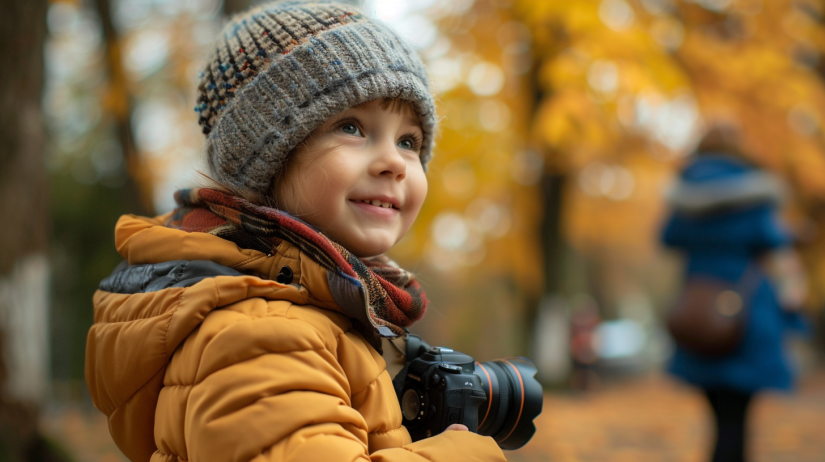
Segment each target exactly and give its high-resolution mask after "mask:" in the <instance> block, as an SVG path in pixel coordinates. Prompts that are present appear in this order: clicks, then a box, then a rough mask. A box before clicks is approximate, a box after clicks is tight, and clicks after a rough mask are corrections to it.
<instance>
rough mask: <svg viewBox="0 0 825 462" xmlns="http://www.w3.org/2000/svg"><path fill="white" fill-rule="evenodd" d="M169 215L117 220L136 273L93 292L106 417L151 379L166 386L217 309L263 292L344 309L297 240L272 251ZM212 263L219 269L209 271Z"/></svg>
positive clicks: (95, 377)
mask: <svg viewBox="0 0 825 462" xmlns="http://www.w3.org/2000/svg"><path fill="white" fill-rule="evenodd" d="M164 220H165V217H158V218H144V217H136V216H132V215H127V216H123V217H122V218H121V219H120V220H119V221H118V224H117V226H116V230H115V245H116V247H117V250H118V252H119V253H120V254H121V255H122V256H123V258H124V259H125V260H126V263H128V265H130V268H132V269H133V271H132V274H131V275H129V276H128V277H124V276H123V274H124V273H122V272H121V273H118V272H117V271H116V273H117V274H115V275H113V276H111V277H110V278H107V280H105V281H104V283H103V284H102V288H103V289H107V290H98V291H97V292H96V293H95V295H94V325H93V326H92V328H91V329H90V331H89V334H88V338H87V345H86V349H87V357H86V359H87V360H86V382H87V384H88V386H89V388H90V389H91V391H92V393H93V395H94V396H97V397H98V400H97V401H96V404H97V405H98V407H99V408H100V410H101V411H103V412H104V413H105V414H107V415H110V414H112V413H113V412H114V411H115V410H116V409H118V408H119V407H120V406H121V404H123V403H124V402H126V401H128V400H130V399H132V398H133V396H135V394H136V392H137V391H138V390H139V389H140V388H142V387H144V386H146V385H150V388H152V387H153V386H154V388H156V389H157V392H159V391H160V388H161V384H162V379H163V374H164V371H165V369H166V365H167V363H168V361H169V360H170V358H171V356H172V354H173V352H174V351H175V349H176V348H177V347H178V346H179V345H180V344H181V342H182V341H183V340H184V339H186V337H187V336H188V335H189V334H190V333H191V332H192V331H193V330H195V329H196V328H198V326H199V325H200V323H201V322H202V321H203V319H204V317H205V316H206V315H207V314H208V313H209V312H210V311H212V310H215V309H218V308H221V307H224V306H227V305H230V304H232V303H236V302H238V301H241V300H244V299H247V298H253V297H260V298H262V299H266V300H286V301H290V302H292V303H295V304H299V305H314V306H318V307H320V308H325V309H329V310H334V311H338V312H341V310H340V309H339V306H338V304H337V303H336V301H335V299H334V297H333V296H332V294H331V292H330V288H329V283H328V281H327V271H326V270H325V269H324V268H322V267H321V266H319V265H318V264H317V263H315V262H314V261H313V260H312V259H311V258H309V257H308V256H306V255H304V254H303V253H302V252H300V251H299V250H298V249H297V248H296V247H295V246H292V245H290V244H289V243H287V242H284V243H283V244H282V245H280V246H279V247H278V250H277V252H276V253H275V254H272V255H266V254H264V253H262V252H259V251H257V250H250V249H241V248H239V247H238V246H237V245H236V244H234V243H232V242H230V241H227V240H224V239H221V238H220V237H217V236H214V235H210V234H206V233H189V232H186V231H181V230H176V229H171V228H167V227H165V226H164ZM181 261H182V262H192V263H195V264H194V265H192V266H194V267H197V270H198V271H195V272H194V274H195V277H194V278H188V279H187V278H186V277H185V276H186V274H189V275H190V276H191V274H192V271H191V267H190V268H188V269H187V268H186V264H185V263H183V264H181V263H180V262H181ZM209 262H211V263H212V265H213V266H214V268H217V270H215V271H212V273H211V274H209V275H208V276H207V277H204V274H205V273H204V268H205V271H206V273H208V272H209V270H210V268H209V266H208V263H209ZM164 264H165V266H164ZM204 264H206V266H204ZM135 265H138V266H135ZM139 265H146V266H139ZM284 267H289V268H290V269H291V272H292V281H291V283H289V281H284V282H285V283H279V282H277V281H276V279H277V277H278V274H279V272H280V271H281V269H282V268H284ZM182 276H183V277H182ZM141 396H143V395H141ZM147 405H150V403H147Z"/></svg>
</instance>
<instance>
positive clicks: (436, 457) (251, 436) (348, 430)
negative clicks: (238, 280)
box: [185, 317, 505, 462]
mask: <svg viewBox="0 0 825 462" xmlns="http://www.w3.org/2000/svg"><path fill="white" fill-rule="evenodd" d="M350 391H351V390H350V389H349V383H348V381H347V377H346V376H345V374H344V371H343V369H342V368H341V366H340V364H339V363H338V362H337V360H336V356H335V354H333V351H332V350H331V348H330V346H329V345H327V342H325V341H324V338H323V337H322V336H321V334H320V333H319V332H318V331H317V330H316V329H315V328H313V326H311V325H310V324H309V323H307V322H305V321H302V320H297V319H287V318H278V317H264V318H254V319H253V318H247V319H244V320H239V321H237V322H233V323H231V324H228V325H226V326H225V327H223V328H222V329H221V330H220V331H219V332H217V333H216V334H215V335H214V336H212V337H211V338H210V339H209V341H208V344H207V345H206V346H205V347H204V349H203V353H202V356H201V359H200V363H199V365H198V371H197V374H196V380H195V385H194V386H193V387H192V391H191V393H190V395H189V398H188V400H187V410H186V430H185V433H186V435H185V437H186V445H187V447H188V452H189V460H191V461H193V462H206V461H220V462H229V461H253V460H254V461H261V462H263V461H296V462H297V461H301V462H305V461H328V462H333V461H357V460H361V461H369V460H376V461H378V460H380V461H398V462H401V461H410V462H425V461H432V462H438V461H447V460H450V461H452V460H455V458H456V456H457V455H459V454H461V455H462V457H461V460H476V461H503V460H505V459H504V457H503V454H502V452H501V450H500V449H499V448H498V447H497V446H496V445H495V443H494V442H493V441H492V439H491V438H487V437H482V436H479V435H475V434H471V433H468V432H445V433H444V434H442V435H438V436H436V437H433V438H430V439H428V440H426V441H420V442H417V443H413V444H410V445H408V446H406V447H403V448H396V449H385V450H382V451H377V452H376V453H375V454H372V455H370V454H369V450H368V443H367V428H366V423H365V420H364V418H363V417H362V416H361V414H359V413H358V411H356V410H355V409H354V408H353V407H352V406H351V402H350Z"/></svg>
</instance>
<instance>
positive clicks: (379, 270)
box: [166, 188, 427, 345]
mask: <svg viewBox="0 0 825 462" xmlns="http://www.w3.org/2000/svg"><path fill="white" fill-rule="evenodd" d="M175 201H177V203H178V205H179V207H178V208H177V209H176V210H175V211H174V213H173V214H172V215H171V216H170V217H169V219H168V220H167V223H166V226H168V227H170V228H175V229H180V230H183V231H187V232H204V233H209V234H213V235H215V236H218V237H221V238H223V239H227V240H229V241H232V242H234V243H236V244H237V245H238V246H239V247H241V248H245V249H255V250H258V251H261V252H263V253H265V254H267V255H269V256H271V255H273V254H274V253H275V252H276V251H277V248H278V246H279V245H280V244H281V242H282V241H287V242H289V243H291V244H293V245H295V246H297V247H298V248H299V249H300V250H301V251H302V252H304V253H305V254H307V255H309V256H310V257H311V258H312V259H313V260H314V261H315V262H316V263H318V264H319V265H321V266H322V267H323V268H324V269H326V270H327V271H328V272H331V273H333V276H332V277H337V279H335V281H338V282H341V283H343V284H344V285H345V286H346V285H348V286H349V287H345V288H344V290H345V291H346V292H348V293H350V294H352V293H355V294H361V297H357V298H358V299H359V300H358V303H348V304H346V305H347V306H341V307H340V308H341V309H342V310H343V311H344V314H346V315H348V316H349V317H351V318H354V319H355V320H359V321H361V323H363V324H366V322H368V323H369V324H370V325H369V326H360V327H367V329H359V331H361V333H362V334H366V335H365V337H366V338H367V340H368V341H370V343H372V344H373V345H375V344H376V342H377V343H378V344H379V345H380V338H378V336H381V337H397V336H400V335H403V334H404V330H403V327H407V326H409V325H411V324H412V323H413V322H415V321H418V320H419V319H421V317H422V316H423V315H424V311H425V310H426V308H427V298H426V296H425V294H424V291H423V290H422V289H421V286H420V285H419V284H418V282H417V281H416V280H415V277H414V276H413V275H412V273H409V272H407V271H405V270H403V269H401V268H399V267H398V265H396V264H395V263H394V262H393V261H392V260H390V259H389V258H387V257H385V256H383V255H382V256H379V257H375V258H370V259H363V260H362V259H360V258H358V257H356V256H355V255H353V254H352V253H350V251H348V250H347V249H345V248H344V247H342V246H341V245H340V244H338V243H337V242H335V241H333V240H331V239H329V238H328V237H326V236H325V235H324V234H322V233H321V232H320V231H318V230H317V229H316V228H314V227H313V226H311V225H309V224H307V223H305V222H303V221H301V220H300V219H298V218H295V217H293V216H291V215H289V214H287V213H285V212H283V211H280V210H277V209H273V208H269V207H263V206H258V205H255V204H252V203H250V202H248V201H246V200H243V199H241V198H239V197H235V196H231V195H229V194H225V193H223V192H220V191H217V190H214V189H208V188H200V189H183V190H180V191H177V192H176V193H175ZM328 279H329V278H328ZM331 282H332V281H331ZM330 285H331V287H330V289H333V290H334V288H333V287H332V285H333V284H332V283H331V284H330ZM335 285H336V286H339V284H335ZM362 298H363V299H362ZM336 300H337V299H336ZM364 311H366V313H364ZM365 321H366V322H365ZM376 334H377V335H376Z"/></svg>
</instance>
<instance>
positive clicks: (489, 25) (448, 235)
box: [0, 0, 825, 461]
mask: <svg viewBox="0 0 825 462" xmlns="http://www.w3.org/2000/svg"><path fill="white" fill-rule="evenodd" d="M254 3H257V2H256V1H254V0H225V1H221V0H50V1H47V0H0V8H2V9H1V10H0V37H2V39H1V40H0V63H2V66H0V76H2V78H0V82H2V89H0V146H2V147H0V214H1V215H0V216H3V217H4V223H3V224H2V226H0V348H2V359H3V362H2V366H3V367H2V368H0V380H2V396H0V441H2V442H3V444H4V445H5V447H7V448H18V449H19V448H20V447H23V446H21V445H24V444H28V443H23V442H26V441H41V442H42V444H41V446H44V447H45V446H48V447H51V448H58V449H55V450H56V451H58V452H60V451H62V452H63V453H64V457H70V458H71V459H68V460H78V461H87V460H88V461H93V460H99V461H117V460H124V459H123V458H122V456H121V455H120V454H119V453H118V452H117V451H116V449H114V448H112V446H111V443H110V441H109V440H108V439H107V438H108V433H107V430H106V425H105V419H104V420H101V418H102V415H100V414H99V413H98V412H97V411H96V410H95V409H94V408H93V406H92V404H91V402H90V399H89V397H88V393H87V391H86V388H85V383H84V379H83V367H84V364H83V363H84V347H85V339H86V333H87V330H88V328H89V326H90V325H91V323H92V307H91V296H92V293H93V292H94V290H95V289H96V287H97V284H98V282H99V281H100V280H101V279H102V278H103V277H105V276H106V275H107V274H108V273H109V272H110V271H111V270H112V269H113V268H114V267H115V266H116V265H117V264H118V263H119V262H120V260H121V257H120V256H119V255H118V254H117V252H116V251H115V249H114V245H113V226H114V224H115V221H116V220H117V218H118V216H120V215H121V214H124V213H136V214H144V215H146V214H148V215H152V214H161V213H166V212H168V211H170V210H171V209H172V208H173V207H174V201H173V199H172V193H173V192H174V191H175V190H176V189H179V188H183V187H189V186H194V185H197V184H198V182H199V181H200V180H199V175H198V173H197V171H199V170H201V171H204V170H205V167H204V165H203V163H202V161H201V150H202V145H203V135H202V134H201V133H200V131H199V127H198V125H197V123H196V120H197V115H196V113H195V112H194V111H193V108H194V107H195V97H194V95H195V88H196V79H197V75H198V71H199V70H200V69H199V68H200V60H201V58H202V57H203V56H204V55H205V53H206V51H207V49H208V47H210V46H211V42H212V40H213V39H214V37H215V34H216V33H217V31H218V30H219V28H220V25H221V24H222V21H224V20H225V18H226V17H227V16H228V15H231V14H232V13H233V12H236V11H239V10H242V9H245V8H247V7H248V6H249V5H251V4H254ZM364 8H365V9H366V10H367V11H368V12H370V13H371V14H373V15H375V16H376V17H378V18H380V19H382V20H383V21H385V22H387V23H389V24H390V25H392V26H393V27H394V28H396V30H398V31H399V32H400V33H401V34H402V35H403V36H404V37H406V38H407V39H408V40H409V41H411V42H412V43H413V44H414V46H415V47H416V49H417V50H418V51H419V52H420V54H421V56H422V57H423V59H424V60H425V63H426V64H427V66H428V69H429V72H430V76H431V79H432V87H433V90H434V91H435V93H436V94H437V101H438V110H439V114H440V116H441V117H442V123H441V134H440V137H439V139H438V140H437V148H436V154H435V158H434V161H433V162H432V164H431V167H430V171H429V173H428V176H429V182H430V195H429V198H428V200H427V203H426V204H425V206H424V209H423V211H422V213H421V215H420V218H419V219H418V222H417V223H416V225H415V227H414V229H413V230H412V232H411V233H410V234H409V235H408V236H407V237H406V238H405V239H404V241H402V243H401V244H400V245H399V246H397V247H396V248H395V249H393V254H392V256H393V257H394V258H395V259H396V260H398V261H399V263H401V264H402V266H404V267H405V268H409V269H412V270H413V271H414V272H416V273H417V274H418V276H419V278H420V279H421V281H422V283H423V285H424V287H425V289H426V291H427V294H428V296H429V298H430V300H431V305H430V308H429V311H428V314H427V317H426V318H425V319H424V320H423V321H422V322H420V323H419V324H417V325H416V326H415V328H414V329H413V330H414V332H416V333H419V334H421V335H423V336H424V337H425V338H426V339H427V340H428V341H429V343H431V344H441V345H447V346H450V347H453V348H455V349H458V350H461V351H464V352H467V353H469V354H471V355H473V356H474V357H476V358H478V359H480V360H487V359H492V358H497V357H504V356H512V355H527V356H530V357H531V358H533V359H534V361H535V362H536V364H537V365H538V368H539V378H540V379H541V381H542V383H543V384H544V385H545V386H546V388H547V393H548V398H547V399H548V401H547V402H546V404H545V415H544V416H542V418H543V419H546V420H545V421H544V424H543V426H542V425H541V424H540V426H539V429H540V432H541V435H542V436H541V438H536V440H538V441H536V440H534V441H533V442H531V443H530V444H528V446H527V447H526V448H525V449H523V450H521V451H518V452H515V453H512V459H513V460H517V461H518V460H571V461H573V460H636V461H638V460H674V461H677V460H678V461H682V460H685V461H699V460H701V459H702V457H703V454H704V453H705V445H706V444H707V438H708V430H706V429H705V428H706V427H707V426H708V425H709V423H708V422H706V420H704V419H706V416H705V415H704V414H705V410H704V408H703V407H702V406H703V403H702V402H701V401H699V398H698V397H697V396H694V394H692V393H691V392H690V390H689V389H687V388H681V385H678V384H676V383H675V382H672V381H670V379H667V378H665V377H663V376H662V375H661V373H660V372H657V371H660V370H661V369H662V367H663V363H664V361H665V360H666V359H667V358H668V355H669V354H670V351H671V344H670V341H669V339H668V337H667V335H666V333H665V330H664V329H663V327H662V326H663V324H662V319H663V313H664V312H665V311H666V310H667V308H668V307H669V305H670V304H671V303H672V301H673V299H674V297H675V295H676V293H677V290H678V288H679V280H680V276H681V265H680V261H681V260H680V256H679V255H677V254H674V253H672V252H668V251H666V250H664V249H663V248H662V247H661V245H660V244H659V238H658V236H659V232H660V228H661V225H662V221H663V220H664V218H665V212H666V205H665V202H664V192H665V190H666V188H667V186H668V184H669V183H670V181H671V180H672V179H673V178H674V176H675V175H676V172H678V169H679V168H680V166H682V165H683V164H684V163H685V161H686V160H687V159H689V158H690V156H691V153H692V151H693V150H694V148H695V147H696V145H697V143H698V141H699V137H700V136H701V134H702V132H703V129H704V127H706V126H708V124H709V123H712V122H713V121H732V122H735V123H737V124H738V125H740V126H741V127H743V131H742V141H743V146H744V151H745V152H746V153H747V154H748V156H749V160H750V161H752V162H753V163H755V164H757V165H759V166H761V167H763V168H765V169H768V170H770V171H772V172H774V173H775V174H777V175H779V176H780V177H782V178H783V179H784V180H785V181H786V182H787V184H788V185H789V186H790V190H791V199H790V201H789V203H788V204H787V206H786V207H785V209H784V210H783V217H784V219H785V221H786V223H787V224H788V227H789V228H790V229H791V230H792V232H793V233H794V234H795V235H796V236H797V237H798V239H799V241H798V244H797V248H798V251H799V253H800V255H801V257H802V259H803V262H804V265H805V269H806V271H807V274H808V277H809V287H810V290H809V293H808V297H807V301H806V305H805V310H806V312H807V314H808V315H809V317H810V319H811V320H812V321H813V323H814V325H815V326H816V328H815V331H814V335H813V336H812V337H811V338H809V339H807V340H804V341H798V342H796V343H794V344H793V345H792V349H791V351H792V355H793V358H794V361H795V363H796V365H797V367H798V368H799V369H800V371H801V373H802V374H801V378H802V384H803V386H802V391H801V392H800V393H799V394H797V395H794V396H795V397H793V396H792V397H774V398H770V399H769V400H768V401H766V402H765V403H764V404H762V405H761V406H762V407H760V408H758V409H757V411H756V415H757V417H756V420H757V421H759V422H761V423H760V424H759V425H761V426H759V427H758V428H757V429H756V430H755V432H757V433H758V434H760V435H762V436H763V437H764V438H762V439H759V440H758V441H759V443H758V447H757V455H758V458H757V459H756V460H761V461H785V460H788V461H806V460H811V461H813V460H825V444H823V443H822V442H821V441H820V440H823V439H825V438H822V436H821V433H819V434H818V433H817V432H816V430H815V429H817V428H819V429H820V430H821V429H822V428H825V396H824V395H825V380H823V379H822V372H821V370H822V367H823V358H825V355H823V351H825V347H824V346H823V338H825V336H823V332H825V329H823V326H825V323H824V322H823V319H825V316H824V315H823V313H825V309H823V308H825V130H823V123H825V1H822V0H575V1H560V0H416V1H412V0H372V1H369V0H368V1H366V2H365V5H364ZM582 349H583V351H584V352H585V353H584V354H583V355H582V354H580V353H581V351H580V350H582ZM574 354H579V356H578V357H577V359H578V362H579V363H580V364H581V363H582V362H584V363H586V364H587V372H586V377H578V376H577V375H576V373H577V371H576V370H574V368H573V366H572V365H573V364H574V361H573V357H574ZM583 358H584V359H583ZM582 388H586V389H588V390H589V391H585V392H581V391H576V390H578V389H582ZM657 400H658V401H657ZM646 415H647V416H648V417H644V416H646ZM674 416H678V418H676V417H674ZM645 419H647V420H645ZM777 425H780V428H778V429H777V427H776V426H777ZM611 432H618V433H611ZM760 432H761V433H760ZM806 432H807V433H806ZM37 435H39V436H37ZM777 435H778V436H777ZM817 445H818V446H817ZM595 448H600V450H602V449H603V450H604V451H605V452H603V453H598V452H593V451H595V450H596V449H595ZM628 448H629V449H628ZM680 448H681V449H680ZM18 449H14V450H13V451H12V452H14V451H16V450H18ZM622 450H625V451H624V452H622ZM44 451H45V450H44ZM588 451H590V452H588ZM627 451H630V452H627ZM657 451H658V452H657ZM46 452H49V451H46ZM44 453H45V452H44ZM2 457H7V459H2ZM32 457H34V456H32ZM43 457H45V456H43ZM619 457H622V458H619ZM0 459H2V460H19V459H15V458H13V457H12V456H10V455H8V454H5V455H4V454H0ZM26 460H51V459H46V458H42V457H41V458H39V459H38V458H36V457H35V458H29V459H26Z"/></svg>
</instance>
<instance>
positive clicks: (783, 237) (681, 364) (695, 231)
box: [662, 204, 803, 392]
mask: <svg viewBox="0 0 825 462" xmlns="http://www.w3.org/2000/svg"><path fill="white" fill-rule="evenodd" d="M662 240H663V242H664V243H665V244H666V245H668V246H671V247H675V248H677V249H679V250H682V251H683V252H684V253H685V256H686V271H685V272H686V277H690V276H693V275H701V276H709V277H714V278H718V279H721V280H724V281H729V282H731V283H734V284H736V282H737V281H739V279H740V277H741V276H742V274H743V273H744V271H745V269H746V268H747V267H748V265H749V264H753V263H755V259H756V258H757V257H758V256H760V254H762V253H763V252H765V251H766V250H771V249H776V248H778V247H782V246H785V245H788V244H790V241H791V239H790V236H789V235H788V233H787V232H786V231H785V230H784V229H783V227H782V226H781V224H780V223H779V220H778V218H777V214H776V209H775V206H774V205H771V204H761V205H760V204H757V205H751V206H748V207H745V208H739V209H731V210H726V211H723V212H717V213H714V214H710V215H707V216H694V215H687V214H680V213H674V214H673V215H672V216H671V217H670V219H669V221H668V222H667V225H666V226H665V229H664V232H663V236H662ZM760 271H761V270H760ZM760 278H761V281H760V282H759V284H758V287H757V288H756V289H755V290H754V292H753V293H752V294H750V296H749V297H748V295H747V294H746V295H745V299H746V301H747V300H749V308H748V320H747V324H746V329H745V335H744V339H743V341H742V343H741V344H740V345H739V347H738V348H737V349H736V350H735V351H734V352H733V353H730V354H728V355H727V356H724V357H719V358H707V357H702V356H697V355H695V354H692V353H690V352H687V351H685V350H684V349H682V348H679V347H678V346H677V347H676V350H675V353H674V355H673V357H672V359H671V361H670V364H669V366H668V371H669V372H670V373H672V374H674V375H676V376H677V377H679V378H681V379H683V380H685V381H687V382H688V383H691V384H694V385H697V386H699V387H702V388H729V389H735V390H740V391H744V392H754V391H757V390H760V389H764V388H773V389H780V390H787V389H790V388H791V387H792V385H793V376H794V374H793V372H792V368H791V365H790V362H789V360H788V358H787V357H786V354H785V351H784V348H783V342H784V339H783V336H784V333H785V332H786V331H787V329H789V328H794V329H799V328H802V324H803V323H802V320H801V319H800V318H799V317H798V315H796V314H793V313H788V312H785V311H783V310H782V309H781V308H780V306H779V303H778V301H777V298H776V293H775V290H774V288H773V287H772V284H771V283H770V281H769V280H768V279H767V277H766V276H765V274H764V273H762V274H761V275H760Z"/></svg>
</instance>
